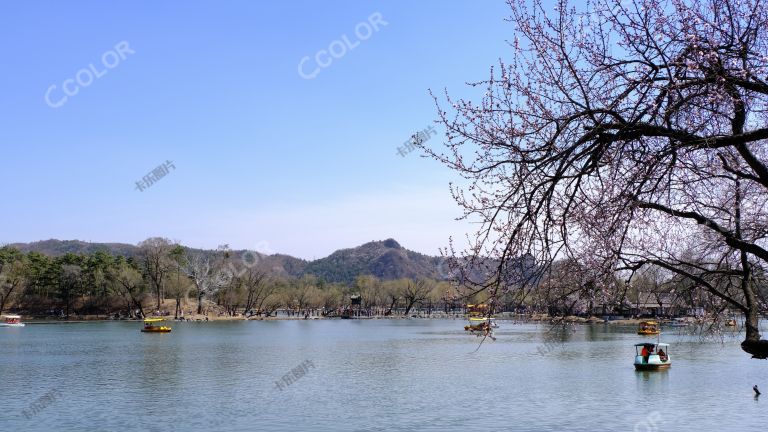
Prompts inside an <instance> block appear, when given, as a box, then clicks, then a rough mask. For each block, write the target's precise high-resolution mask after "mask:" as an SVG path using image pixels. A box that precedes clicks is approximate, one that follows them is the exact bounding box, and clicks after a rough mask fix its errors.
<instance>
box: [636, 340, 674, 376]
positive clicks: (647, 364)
mask: <svg viewBox="0 0 768 432" xmlns="http://www.w3.org/2000/svg"><path fill="white" fill-rule="evenodd" d="M635 354H636V355H635V370H639V371H647V370H659V369H667V368H669V367H670V366H672V356H670V355H669V344H665V343H653V342H644V343H639V344H635Z"/></svg>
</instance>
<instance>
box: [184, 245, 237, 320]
mask: <svg viewBox="0 0 768 432" xmlns="http://www.w3.org/2000/svg"><path fill="white" fill-rule="evenodd" d="M218 264H220V263H218V262H217V259H216V258H215V257H213V256H211V254H206V253H203V252H188V254H187V259H186V264H185V267H184V272H185V273H186V275H187V276H188V277H189V278H190V280H192V282H193V283H194V285H195V288H196V289H197V313H198V314H201V313H203V298H205V296H208V295H211V294H213V293H215V292H216V290H218V289H219V288H220V287H222V286H225V285H226V284H228V283H229V282H230V280H231V279H232V276H233V275H232V274H231V272H229V271H226V270H224V269H223V268H222V266H220V265H218Z"/></svg>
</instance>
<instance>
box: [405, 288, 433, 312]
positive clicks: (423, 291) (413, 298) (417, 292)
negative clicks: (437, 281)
mask: <svg viewBox="0 0 768 432" xmlns="http://www.w3.org/2000/svg"><path fill="white" fill-rule="evenodd" d="M430 291H432V286H431V285H430V284H428V283H427V281H426V280H424V279H419V280H415V281H413V280H406V281H404V283H403V287H402V291H401V296H402V297H403V300H405V316H408V313H410V312H411V309H412V308H413V306H414V305H416V304H417V303H421V302H423V301H424V300H426V299H427V298H428V297H429V293H430Z"/></svg>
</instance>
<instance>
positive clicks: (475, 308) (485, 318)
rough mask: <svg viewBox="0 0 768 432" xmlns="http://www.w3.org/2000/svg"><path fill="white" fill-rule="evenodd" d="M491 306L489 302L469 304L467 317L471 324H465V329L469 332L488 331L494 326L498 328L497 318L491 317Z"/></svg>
mask: <svg viewBox="0 0 768 432" xmlns="http://www.w3.org/2000/svg"><path fill="white" fill-rule="evenodd" d="M489 315H490V312H489V308H488V305H487V304H482V303H481V304H468V305H467V318H468V319H469V324H468V325H465V326H464V330H465V331H468V332H486V331H490V330H491V329H492V328H498V327H499V325H498V324H496V319H495V318H491V317H490V316H489Z"/></svg>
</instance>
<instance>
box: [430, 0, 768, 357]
mask: <svg viewBox="0 0 768 432" xmlns="http://www.w3.org/2000/svg"><path fill="white" fill-rule="evenodd" d="M508 3H509V5H510V8H511V17H510V19H509V20H510V21H511V23H512V24H513V25H514V27H515V31H516V34H515V38H514V40H513V41H512V42H511V43H510V48H511V54H510V56H511V60H510V61H509V62H508V63H504V62H502V63H501V64H500V67H499V68H498V69H497V70H493V71H492V72H491V77H490V78H489V79H488V80H485V81H482V82H478V83H473V86H479V87H480V88H483V89H484V95H483V96H482V97H481V99H480V101H479V102H478V103H473V102H472V101H469V100H453V99H452V98H451V97H450V96H447V95H446V98H447V102H448V104H449V105H450V107H451V108H450V112H449V109H443V108H442V107H441V105H442V104H441V103H440V102H439V101H438V102H437V103H438V110H439V116H440V119H441V122H442V123H443V124H444V125H445V127H446V129H447V132H446V138H447V142H446V144H445V148H444V150H436V149H430V148H426V151H427V152H428V153H429V154H430V155H432V156H433V157H434V158H436V159H437V160H439V161H441V162H442V163H444V164H446V165H447V166H448V167H450V168H452V169H454V170H456V171H457V172H458V173H459V174H460V175H461V176H463V177H464V178H465V179H466V180H467V183H468V187H467V188H466V189H459V188H454V189H453V194H454V197H455V199H456V200H457V202H458V203H459V204H460V205H461V206H463V208H464V209H465V217H466V218H468V219H473V220H477V221H478V222H480V226H481V228H480V229H479V230H478V232H477V233H476V236H475V241H474V243H473V244H472V245H471V247H470V248H469V250H468V251H466V252H464V255H465V256H466V257H467V258H469V259H470V260H472V259H475V257H480V256H483V257H489V258H490V259H491V262H493V263H496V265H495V267H494V269H493V272H491V273H489V275H488V276H487V277H484V278H482V279H477V278H475V279H474V280H471V279H469V276H471V275H468V274H463V275H462V277H463V278H464V280H465V281H467V283H468V284H469V285H471V286H472V287H473V289H475V290H481V289H488V290H490V291H491V292H492V294H493V295H494V296H497V295H500V294H503V293H504V292H506V291H508V290H510V289H520V287H519V285H518V284H515V283H513V282H514V281H515V275H514V272H513V271H510V269H509V268H508V267H507V263H509V262H510V260H512V259H514V258H515V257H519V256H523V255H526V254H529V255H531V256H533V257H535V259H536V261H537V263H539V264H540V266H539V268H541V269H548V268H550V266H549V265H548V263H551V262H552V261H554V260H555V259H572V260H575V261H576V262H578V263H580V266H581V268H583V269H586V270H587V271H589V272H592V273H593V275H591V276H590V277H589V278H587V279H589V280H591V281H592V282H593V284H594V285H593V286H591V287H588V286H586V285H585V286H584V287H583V288H584V289H589V290H595V291H596V292H597V297H598V299H597V300H605V299H608V298H612V297H615V295H616V292H617V290H620V289H621V285H622V284H616V283H615V276H616V274H617V272H618V273H619V274H623V275H624V277H626V278H627V279H629V278H630V277H631V274H632V273H633V272H635V271H637V270H640V269H642V268H644V267H648V266H656V267H659V268H662V269H664V270H665V271H668V272H670V273H672V274H675V275H677V276H680V277H683V278H685V279H688V280H690V281H692V282H694V283H695V289H697V290H700V291H704V292H707V293H709V294H711V295H713V296H715V297H717V298H720V299H722V300H723V301H724V302H726V303H728V304H730V305H731V306H732V307H733V308H735V309H737V310H740V311H742V312H743V313H744V314H745V316H746V340H745V341H744V343H743V344H742V348H743V349H744V350H745V351H746V352H748V353H751V354H753V356H754V357H757V358H766V357H768V341H762V340H760V333H759V325H758V316H759V313H760V312H761V311H765V310H766V305H765V303H764V302H763V301H762V300H761V298H760V297H759V296H758V292H757V290H756V286H757V281H756V278H755V275H756V274H761V275H762V274H765V270H766V266H767V265H768V249H766V248H767V247H768V245H767V244H766V235H767V234H768V217H766V214H767V212H766V206H767V205H768V204H767V203H766V201H767V200H768V164H767V161H768V146H766V139H768V127H766V126H765V125H766V120H768V109H767V108H768V82H766V81H765V80H766V76H768V56H766V53H767V52H768V7H766V5H765V2H764V1H761V0H661V1H659V0H635V1H618V0H596V1H595V2H590V3H588V4H587V5H586V6H583V5H576V4H570V3H569V1H568V0H558V1H556V7H555V9H554V12H552V9H551V8H549V7H546V10H545V6H544V3H543V2H542V1H540V0H534V1H532V2H531V1H524V0H508ZM538 280H539V279H537V281H538ZM534 285H536V284H534ZM617 285H618V286H617ZM539 288H540V287H539Z"/></svg>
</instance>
